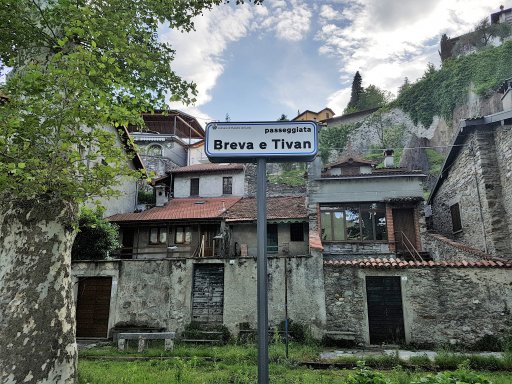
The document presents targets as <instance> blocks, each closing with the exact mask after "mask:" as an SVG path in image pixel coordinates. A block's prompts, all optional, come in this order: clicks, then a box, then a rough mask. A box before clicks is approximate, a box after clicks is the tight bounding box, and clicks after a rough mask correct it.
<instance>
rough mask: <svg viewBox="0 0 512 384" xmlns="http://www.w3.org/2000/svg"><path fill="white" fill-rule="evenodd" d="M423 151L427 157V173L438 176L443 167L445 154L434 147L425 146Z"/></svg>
mask: <svg viewBox="0 0 512 384" xmlns="http://www.w3.org/2000/svg"><path fill="white" fill-rule="evenodd" d="M425 153H426V155H427V159H428V165H429V173H430V174H431V175H432V176H438V175H439V174H440V173H441V168H442V167H443V164H444V160H445V158H446V157H445V155H443V154H441V153H439V152H437V151H436V150H435V149H432V148H426V149H425Z"/></svg>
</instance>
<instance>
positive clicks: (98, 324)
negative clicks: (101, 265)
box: [76, 277, 112, 338]
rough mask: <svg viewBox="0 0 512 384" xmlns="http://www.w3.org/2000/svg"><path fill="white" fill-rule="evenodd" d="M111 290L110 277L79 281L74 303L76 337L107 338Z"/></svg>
mask: <svg viewBox="0 0 512 384" xmlns="http://www.w3.org/2000/svg"><path fill="white" fill-rule="evenodd" d="M111 289H112V278H111V277H81V278H80V279H79V281H78V296H77V303H76V336H77V337H93V338H96V337H100V338H106V337H107V335H108V315H109V312H110V291H111Z"/></svg>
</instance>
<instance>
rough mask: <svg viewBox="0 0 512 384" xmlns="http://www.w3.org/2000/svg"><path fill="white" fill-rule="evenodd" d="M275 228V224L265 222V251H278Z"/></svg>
mask: <svg viewBox="0 0 512 384" xmlns="http://www.w3.org/2000/svg"><path fill="white" fill-rule="evenodd" d="M277 230H278V228H277V224H267V253H277V252H278V251H279V239H278V235H277Z"/></svg>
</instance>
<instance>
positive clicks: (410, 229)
mask: <svg viewBox="0 0 512 384" xmlns="http://www.w3.org/2000/svg"><path fill="white" fill-rule="evenodd" d="M393 225H394V228H395V240H396V251H397V253H402V254H405V256H406V257H407V256H409V254H410V253H411V251H414V250H418V244H417V242H416V227H415V225H414V208H393ZM411 248H413V249H411Z"/></svg>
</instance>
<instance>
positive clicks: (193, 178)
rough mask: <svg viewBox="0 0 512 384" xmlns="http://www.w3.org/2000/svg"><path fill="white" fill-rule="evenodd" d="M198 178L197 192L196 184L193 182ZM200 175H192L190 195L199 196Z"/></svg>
mask: <svg viewBox="0 0 512 384" xmlns="http://www.w3.org/2000/svg"><path fill="white" fill-rule="evenodd" d="M196 180H197V193H194V192H195V185H194V184H193V182H196ZM199 183H200V182H199V177H191V178H190V196H199Z"/></svg>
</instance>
